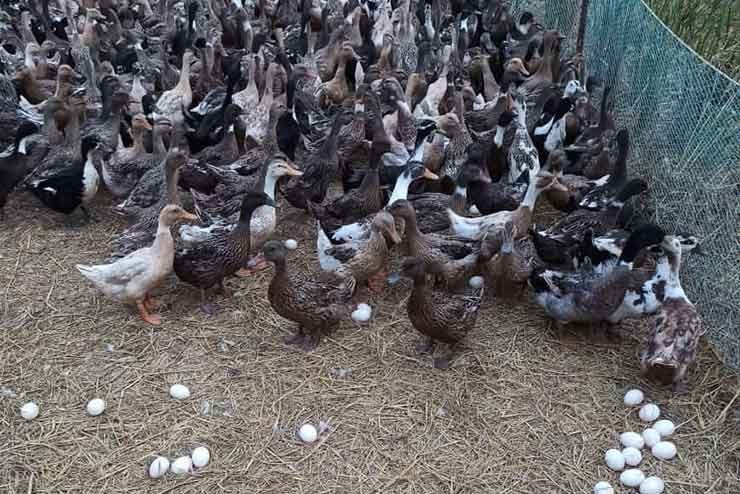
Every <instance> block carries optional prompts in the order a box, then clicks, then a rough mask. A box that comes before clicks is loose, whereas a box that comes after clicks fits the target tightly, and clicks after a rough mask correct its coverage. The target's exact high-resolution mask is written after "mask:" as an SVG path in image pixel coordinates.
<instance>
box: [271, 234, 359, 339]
mask: <svg viewBox="0 0 740 494" xmlns="http://www.w3.org/2000/svg"><path fill="white" fill-rule="evenodd" d="M264 253H265V258H266V259H267V260H268V261H269V262H271V263H273V264H274V265H275V274H274V276H273V278H272V281H271V282H270V287H269V288H268V290H267V298H268V299H269V300H270V305H271V306H272V308H273V309H274V310H275V312H277V314H278V315H280V316H282V317H284V318H286V319H288V320H290V321H293V322H295V323H298V331H297V333H296V334H295V335H294V336H293V337H290V338H288V339H287V340H286V342H287V343H289V344H299V345H302V346H303V348H304V349H305V350H310V349H312V348H314V347H315V346H316V345H317V344H318V343H319V340H320V338H321V334H322V333H325V332H326V331H328V330H329V329H331V328H332V327H334V326H336V325H337V324H339V322H340V321H341V320H342V319H343V318H345V317H347V316H349V315H350V314H351V312H352V310H353V308H354V307H353V304H352V303H351V299H352V286H351V284H350V283H348V280H343V279H341V278H339V277H333V276H331V275H328V274H327V275H324V276H323V279H319V280H317V279H315V278H311V279H300V278H299V277H297V276H296V274H295V273H292V272H288V266H287V262H286V257H287V250H286V248H285V246H284V245H283V243H282V242H278V241H275V240H271V241H269V242H267V243H266V244H265V246H264Z"/></svg>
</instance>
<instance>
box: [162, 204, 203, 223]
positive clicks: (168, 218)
mask: <svg viewBox="0 0 740 494" xmlns="http://www.w3.org/2000/svg"><path fill="white" fill-rule="evenodd" d="M197 220H198V217H197V216H196V215H194V214H192V213H188V212H187V211H185V210H184V209H183V208H182V207H181V206H178V205H176V204H168V205H166V206H165V207H163V208H162V211H160V212H159V222H160V223H162V224H164V225H166V226H172V225H174V224H175V223H177V222H178V221H197Z"/></svg>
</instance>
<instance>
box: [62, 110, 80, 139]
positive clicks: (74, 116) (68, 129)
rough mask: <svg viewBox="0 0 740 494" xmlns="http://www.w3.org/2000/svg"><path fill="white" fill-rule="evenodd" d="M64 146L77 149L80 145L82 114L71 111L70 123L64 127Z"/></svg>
mask: <svg viewBox="0 0 740 494" xmlns="http://www.w3.org/2000/svg"><path fill="white" fill-rule="evenodd" d="M64 144H65V145H66V146H68V147H70V148H77V147H79V145H80V113H79V112H78V111H71V112H70V114H69V121H68V122H67V125H66V126H65V127H64Z"/></svg>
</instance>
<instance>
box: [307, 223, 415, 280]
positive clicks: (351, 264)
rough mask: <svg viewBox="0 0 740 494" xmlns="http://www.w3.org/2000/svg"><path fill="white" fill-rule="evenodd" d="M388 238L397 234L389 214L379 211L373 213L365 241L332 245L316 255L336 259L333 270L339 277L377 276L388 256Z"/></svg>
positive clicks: (393, 238) (395, 239) (394, 239)
mask: <svg viewBox="0 0 740 494" xmlns="http://www.w3.org/2000/svg"><path fill="white" fill-rule="evenodd" d="M386 237H387V238H388V240H386ZM388 241H390V242H391V243H393V244H398V243H400V242H401V237H400V235H399V234H398V232H397V231H396V225H395V222H394V221H393V216H391V215H390V214H389V213H387V212H385V211H381V212H379V213H377V214H376V215H375V217H374V218H373V221H372V223H371V224H370V238H369V239H367V241H364V242H361V243H355V244H349V243H346V244H342V245H336V246H334V247H330V248H328V249H326V250H325V251H324V252H323V253H322V252H320V253H319V255H320V256H321V255H325V256H327V257H330V258H333V259H334V260H336V261H338V262H339V265H338V266H337V268H336V269H335V270H334V271H335V272H336V273H337V274H338V275H339V276H341V277H343V278H347V279H353V280H354V283H362V282H365V281H371V280H372V281H374V280H375V279H376V278H380V276H378V275H379V274H380V275H382V274H383V273H384V271H385V268H386V266H387V264H388V261H389V259H390V249H389V248H388ZM381 281H382V280H381Z"/></svg>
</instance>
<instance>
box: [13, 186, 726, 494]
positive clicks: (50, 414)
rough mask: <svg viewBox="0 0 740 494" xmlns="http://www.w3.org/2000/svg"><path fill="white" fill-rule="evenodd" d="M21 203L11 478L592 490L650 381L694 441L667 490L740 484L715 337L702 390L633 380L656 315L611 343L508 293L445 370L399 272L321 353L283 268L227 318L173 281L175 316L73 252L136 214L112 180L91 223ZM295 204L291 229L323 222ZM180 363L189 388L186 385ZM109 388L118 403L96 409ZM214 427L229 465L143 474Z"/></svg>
mask: <svg viewBox="0 0 740 494" xmlns="http://www.w3.org/2000/svg"><path fill="white" fill-rule="evenodd" d="M10 200H11V202H10V204H9V207H8V208H7V209H8V211H7V212H8V218H7V220H6V222H5V223H3V225H2V231H0V240H1V241H0V245H2V247H0V280H1V281H2V284H1V285H2V291H1V292H0V313H1V314H2V332H0V455H1V456H2V460H3V461H2V462H1V463H0V492H3V493H5V492H8V493H27V492H34V493H67V492H75V493H78V492H85V493H88V492H89V493H93V492H96V493H97V492H105V493H112V492H116V493H134V492H135V493H142V492H152V493H162V494H164V493H168V492H177V493H185V492H206V493H213V492H234V493H237V492H238V493H245V492H250V493H257V492H260V493H281V494H283V493H301V492H311V493H323V492H326V493H340V492H341V493H348V492H356V493H370V492H380V493H396V492H398V493H401V492H403V493H426V492H428V493H477V492H496V493H530V494H531V493H534V492H543V493H567V494H573V493H590V492H591V489H592V486H593V484H594V483H595V482H596V481H597V480H600V479H609V480H610V481H611V482H612V483H613V484H614V485H616V483H617V482H616V476H615V475H613V474H611V473H609V472H607V470H606V467H605V466H604V464H603V460H602V458H603V452H604V450H605V449H607V448H609V447H613V446H615V445H616V438H617V436H618V434H619V433H620V432H623V431H625V430H640V424H639V423H638V422H639V420H638V419H637V417H636V412H635V411H633V410H627V409H626V408H625V407H624V406H623V405H622V402H621V400H622V394H623V392H624V391H625V390H626V389H628V388H630V387H633V386H636V385H639V386H640V387H643V388H644V389H646V390H647V394H648V396H649V397H650V398H651V399H653V400H655V401H656V402H657V403H659V404H660V405H661V407H662V409H663V411H664V415H665V416H667V417H669V418H671V419H673V420H674V421H675V422H676V423H677V424H680V427H679V429H678V432H677V434H676V437H675V441H676V443H677V445H678V448H679V457H678V458H677V459H675V460H673V461H672V462H663V463H659V464H656V463H655V462H654V461H653V460H652V459H648V460H647V463H644V465H645V469H646V471H647V472H650V473H654V472H657V473H658V474H659V475H661V476H662V477H663V478H664V479H665V480H666V481H667V485H668V487H667V490H666V492H668V493H670V494H679V493H714V494H722V493H730V492H739V491H740V473H739V472H738V464H739V463H738V462H739V461H740V424H739V423H738V416H737V411H738V405H739V403H740V397H738V393H740V391H739V389H740V388H738V385H737V380H736V376H735V375H734V374H732V373H731V372H730V371H729V370H727V369H726V368H724V367H723V366H722V365H721V364H720V363H719V362H718V361H717V359H716V358H715V356H714V355H713V353H712V352H711V350H710V349H709V348H708V347H706V345H703V346H702V350H701V352H700V355H699V358H698V364H697V366H696V368H695V369H694V370H693V371H692V373H691V392H690V393H688V394H685V395H680V396H672V395H671V393H670V392H669V391H667V390H665V389H658V388H654V387H651V386H649V385H648V384H647V383H644V382H641V381H640V380H639V379H638V377H637V375H638V365H637V358H636V355H637V352H638V350H639V344H640V342H641V340H642V339H643V337H644V335H645V332H646V329H645V326H644V325H643V324H630V325H628V326H627V327H625V328H624V329H625V331H624V333H625V337H624V341H623V342H622V343H620V344H613V343H610V342H608V341H606V340H605V339H604V338H603V337H601V336H599V335H595V334H593V333H592V332H590V331H588V330H585V331H583V330H581V331H579V330H568V331H565V332H563V331H558V330H555V329H554V328H552V327H550V326H549V325H548V324H547V322H546V321H545V319H544V318H543V315H542V313H541V312H540V310H539V309H538V308H536V307H535V306H533V305H531V304H522V305H512V304H510V303H505V302H500V301H491V302H489V303H487V304H486V306H485V309H484V310H483V311H482V314H481V317H480V318H479V324H478V326H477V328H476V330H475V331H474V332H473V333H472V334H471V337H470V338H469V340H468V341H467V345H466V348H465V349H464V350H463V351H462V354H461V356H460V357H459V358H458V359H457V361H456V362H455V365H454V368H453V369H451V370H449V371H446V372H445V371H438V370H435V369H433V368H431V362H430V360H429V358H428V357H420V356H418V355H416V354H415V353H414V344H415V343H416V342H417V340H418V336H417V335H416V334H415V332H414V330H413V329H412V328H411V327H410V325H409V322H408V320H407V318H406V315H405V307H404V298H405V293H406V292H407V290H408V285H407V284H401V285H399V286H397V287H395V288H393V289H391V290H389V292H388V293H387V294H386V295H385V296H384V298H383V299H382V300H372V301H371V305H373V307H374V311H375V313H374V318H373V320H372V322H371V323H370V324H369V325H368V326H359V325H355V324H354V323H351V322H348V323H347V324H345V325H344V326H343V327H342V328H341V329H340V330H339V331H338V332H337V333H335V335H334V336H333V337H332V338H331V339H330V340H327V341H324V342H322V344H321V346H320V347H319V348H318V349H317V350H316V351H314V352H313V353H310V354H304V353H302V352H300V351H298V350H296V349H294V348H292V347H287V346H285V345H284V344H283V343H282V337H283V336H285V335H286V334H288V332H289V331H291V329H292V328H291V326H290V325H289V324H288V323H287V322H286V321H284V320H281V319H280V318H279V317H278V316H276V315H275V314H274V313H273V312H272V311H271V309H270V307H269V304H268V302H267V301H266V297H265V288H266V285H267V283H268V280H269V277H270V272H269V271H267V272H264V273H262V274H260V275H259V276H257V277H255V278H254V279H250V280H242V279H238V280H237V279H234V280H230V281H229V287H230V288H231V289H232V290H233V291H234V293H233V296H232V297H231V298H229V299H217V302H218V304H219V306H220V308H221V310H220V312H219V313H218V314H217V315H216V316H214V317H208V316H205V315H204V314H203V313H202V312H200V310H199V308H198V293H197V292H196V291H195V290H193V289H191V288H189V287H187V286H185V285H183V284H180V283H177V281H176V280H175V279H174V278H173V279H172V281H171V283H170V284H168V286H166V287H163V288H162V289H161V291H160V294H161V299H162V301H163V302H164V307H163V308H162V315H163V318H164V324H163V325H162V326H161V327H160V328H152V327H149V326H146V325H144V324H143V323H141V322H140V321H139V319H138V318H137V317H136V316H135V314H134V313H133V311H132V310H131V309H129V308H126V307H122V306H120V305H116V304H111V303H110V302H108V301H107V300H106V299H104V298H102V297H101V296H100V295H99V294H98V293H97V292H96V291H95V290H94V289H93V288H92V287H91V286H90V285H89V284H88V283H87V282H86V280H84V279H83V278H82V277H81V276H79V275H78V273H77V272H76V271H75V269H74V264H75V263H77V262H96V261H99V260H101V259H104V258H105V257H106V255H107V253H108V250H109V249H108V243H109V242H110V240H111V239H112V238H113V236H114V235H115V234H116V232H119V231H120V230H121V229H122V227H123V225H122V224H121V222H120V221H119V220H118V219H116V218H114V217H112V216H111V215H110V214H108V213H107V211H108V206H109V205H110V203H111V201H110V199H109V198H107V197H103V198H102V199H101V201H100V202H98V204H97V205H96V207H95V208H94V211H95V213H96V214H97V215H98V216H99V218H100V221H99V222H98V223H96V224H94V225H91V226H88V227H83V228H78V229H70V228H69V227H65V226H63V222H64V219H62V218H60V217H58V216H57V215H55V214H54V213H49V214H47V212H46V211H45V210H43V209H42V208H40V207H39V205H38V203H37V202H36V201H35V200H34V199H33V198H31V197H29V196H26V195H25V194H21V195H19V194H16V195H13V196H11V199H10ZM288 216H290V217H288ZM281 217H282V218H283V221H282V223H281V227H280V228H281V230H282V232H281V236H282V238H286V235H284V234H283V233H284V232H291V234H290V236H291V237H295V236H296V233H295V230H296V223H294V221H296V220H297V221H302V222H303V223H304V224H305V223H306V219H305V217H303V216H300V215H297V214H291V215H286V214H285V211H283V212H281ZM300 230H301V231H300V235H298V236H297V238H298V240H299V242H300V249H301V250H299V251H298V252H297V253H293V254H292V255H291V262H293V263H294V264H295V263H300V264H302V265H304V266H305V265H308V264H312V263H315V259H314V255H313V253H312V252H313V248H314V244H313V241H312V240H311V235H312V232H311V229H310V228H308V227H305V228H301V229H300ZM306 251H308V252H311V254H309V255H307V256H304V257H301V253H304V254H305V252H306ZM301 259H302V260H301ZM336 369H352V372H351V375H350V376H345V377H343V378H340V377H338V375H337V372H336ZM176 382H180V383H183V384H186V385H188V386H189V387H190V389H191V391H192V393H193V396H192V398H191V399H190V400H187V401H184V402H175V401H173V400H171V399H170V398H169V396H168V394H167V389H168V386H169V385H170V384H172V383H176ZM95 396H97V397H102V398H104V399H105V400H106V401H107V403H108V409H107V411H106V412H105V414H104V415H102V416H101V417H98V418H91V417H87V416H86V415H85V413H84V407H85V403H86V402H87V400H88V399H90V398H92V397H95ZM28 400H35V401H36V402H37V403H39V405H40V407H41V415H40V416H39V418H37V419H36V420H35V421H32V422H26V421H24V420H23V419H22V418H21V417H20V415H19V412H18V410H19V408H20V406H21V404H22V403H24V402H26V401H28ZM305 421H311V422H313V423H318V422H319V421H323V422H326V423H327V424H328V431H327V432H326V433H325V434H323V435H322V436H321V438H320V441H319V442H318V443H316V444H315V445H312V446H303V445H301V444H300V443H299V442H298V441H297V439H296V438H295V432H296V430H297V428H298V427H299V426H300V425H301V424H302V423H304V422H305ZM201 444H203V445H207V446H208V447H209V448H210V450H211V453H212V463H211V464H210V465H209V466H208V467H207V468H205V469H203V470H202V471H200V472H198V473H197V474H196V475H192V476H188V477H180V478H176V477H174V476H172V475H168V476H167V477H166V478H165V479H164V480H159V481H154V480H150V479H148V478H147V476H146V474H145V469H146V466H147V465H148V463H149V461H151V458H152V456H153V455H155V454H163V455H166V456H168V457H170V458H173V457H176V456H178V455H181V454H186V453H188V452H189V451H190V450H191V449H192V448H193V447H195V446H197V445H201ZM648 456H649V455H648ZM618 492H626V491H624V490H621V491H618Z"/></svg>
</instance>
